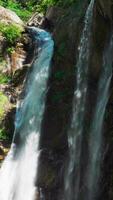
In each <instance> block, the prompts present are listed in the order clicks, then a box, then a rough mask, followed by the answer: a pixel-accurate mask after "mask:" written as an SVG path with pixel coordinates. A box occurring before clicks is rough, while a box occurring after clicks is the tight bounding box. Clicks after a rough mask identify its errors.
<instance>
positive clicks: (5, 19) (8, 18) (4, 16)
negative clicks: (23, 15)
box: [0, 6, 24, 26]
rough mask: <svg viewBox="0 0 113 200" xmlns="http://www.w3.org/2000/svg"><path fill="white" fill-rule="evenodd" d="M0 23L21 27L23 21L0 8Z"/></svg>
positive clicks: (11, 12)
mask: <svg viewBox="0 0 113 200" xmlns="http://www.w3.org/2000/svg"><path fill="white" fill-rule="evenodd" d="M0 22H1V23H5V24H10V23H15V24H18V25H20V26H23V25H24V23H23V21H22V20H21V19H20V18H19V17H18V16H17V15H16V13H15V12H13V11H11V10H9V9H6V8H4V7H2V6H0Z"/></svg>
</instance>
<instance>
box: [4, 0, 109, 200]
mask: <svg viewBox="0 0 113 200" xmlns="http://www.w3.org/2000/svg"><path fill="white" fill-rule="evenodd" d="M88 3H89V1H88V0H84V1H83V0H79V1H78V2H77V3H76V5H72V6H71V7H69V8H66V9H63V8H58V7H56V6H55V7H51V8H49V9H48V11H47V13H46V17H47V18H48V19H49V20H50V22H51V23H52V25H53V26H52V30H51V32H52V35H53V38H54V41H55V51H54V56H53V60H52V63H51V70H50V78H49V81H48V94H47V100H46V110H45V114H44V119H43V124H42V125H43V126H42V133H41V138H40V149H41V155H40V164H39V169H38V177H37V180H36V186H38V187H39V188H41V192H42V193H43V195H44V196H45V199H46V200H58V199H61V200H63V189H64V188H63V181H64V169H65V162H66V159H67V156H68V142H67V131H68V128H69V125H70V120H71V113H72V100H73V93H74V88H75V87H76V62H77V58H78V46H79V41H80V37H81V33H82V30H83V26H84V16H85V12H86V9H87V6H88ZM93 14H94V15H93V25H92V32H93V36H92V42H91V44H92V46H91V53H90V65H89V73H88V93H87V104H88V106H87V110H86V113H85V127H84V140H83V142H84V145H83V150H82V151H83V153H82V156H83V165H82V167H83V169H84V166H85V162H86V161H87V149H86V146H87V143H88V136H89V135H88V131H89V124H90V121H91V119H92V113H93V110H94V107H95V103H96V98H97V87H98V81H99V77H100V74H101V67H102V62H103V51H104V48H105V47H106V44H107V43H108V40H109V38H110V34H111V32H112V31H113V23H112V20H113V1H112V0H107V1H106V0H95V6H94V13H93ZM44 28H45V27H44ZM46 28H47V27H46ZM28 43H29V44H28ZM28 43H27V45H25V46H26V48H25V51H26V52H27V51H28V50H29V54H28V57H27V58H28V61H26V63H27V64H30V63H31V59H30V60H29V58H30V57H31V54H32V47H33V46H32V45H31V43H32V42H30V41H29V42H28ZM32 56H33V55H32ZM26 68H27V65H26V66H25V68H23V70H22V71H20V72H19V73H18V72H17V75H15V76H14V79H13V85H14V87H17V88H18V86H19V85H23V84H22V83H23V80H24V78H25V76H26V72H27V71H28V70H27V69H26ZM20 90H22V87H21V88H20ZM12 116H13V118H12V119H11V120H12V121H13V123H14V115H12ZM6 117H7V119H8V120H6V121H5V123H6V125H5V126H7V125H8V123H9V122H8V121H9V118H8V115H6ZM112 119H113V80H112V81H111V87H110V98H109V101H108V104H107V109H106V114H105V119H104V128H103V135H104V138H103V154H102V165H101V178H100V184H101V190H100V191H99V197H98V200H112V199H113V123H112ZM13 125H14V124H13ZM13 125H12V126H13ZM8 127H10V125H8ZM12 129H14V126H13V127H12ZM9 132H10V131H9ZM12 132H13V131H12ZM38 198H39V197H38Z"/></svg>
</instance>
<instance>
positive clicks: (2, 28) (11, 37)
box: [0, 23, 22, 45]
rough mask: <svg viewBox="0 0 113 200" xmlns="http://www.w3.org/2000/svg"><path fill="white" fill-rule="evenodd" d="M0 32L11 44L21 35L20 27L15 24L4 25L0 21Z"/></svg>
mask: <svg viewBox="0 0 113 200" xmlns="http://www.w3.org/2000/svg"><path fill="white" fill-rule="evenodd" d="M0 32H1V33H2V34H3V36H4V37H5V38H6V40H7V41H8V42H9V44H11V45H12V44H14V43H15V42H16V40H17V38H19V37H21V33H22V29H21V28H20V27H19V26H17V25H15V24H10V25H4V24H3V23H0Z"/></svg>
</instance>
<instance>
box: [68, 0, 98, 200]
mask: <svg viewBox="0 0 113 200" xmlns="http://www.w3.org/2000/svg"><path fill="white" fill-rule="evenodd" d="M93 6H94V0H91V2H90V4H89V6H88V9H87V11H86V15H85V22H84V29H83V33H82V36H81V41H80V46H79V57H78V61H77V66H76V67H77V74H76V77H77V78H76V79H77V83H76V90H75V93H74V100H73V114H72V123H71V128H70V130H69V139H68V141H69V149H70V153H69V161H68V162H69V164H68V170H67V172H66V174H67V175H66V180H65V198H66V199H67V200H73V199H74V200H78V197H79V184H80V158H81V145H82V134H83V121H84V113H85V103H86V93H87V74H88V65H89V55H90V45H91V27H92V19H93Z"/></svg>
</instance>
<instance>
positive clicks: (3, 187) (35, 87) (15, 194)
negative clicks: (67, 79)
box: [0, 27, 54, 200]
mask: <svg viewBox="0 0 113 200" xmlns="http://www.w3.org/2000/svg"><path fill="white" fill-rule="evenodd" d="M29 30H30V32H31V35H32V37H33V38H34V42H35V45H36V52H35V60H34V63H33V65H32V70H31V72H30V74H29V76H28V79H27V81H26V89H25V91H24V99H23V100H21V101H20V102H19V105H18V109H17V113H16V120H15V133H14V139H13V142H12V145H11V149H10V151H9V154H8V155H7V157H6V159H5V161H4V163H3V165H2V168H1V170H0V200H34V198H35V190H36V188H35V177H36V172H37V166H38V155H39V151H38V147H39V137H40V131H41V122H42V118H43V113H44V108H45V97H46V92H47V80H48V75H49V66H50V61H51V58H52V54H53V46H54V43H53V40H52V38H51V35H50V34H49V33H47V32H46V31H44V30H41V29H39V28H33V27H32V28H30V29H29Z"/></svg>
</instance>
